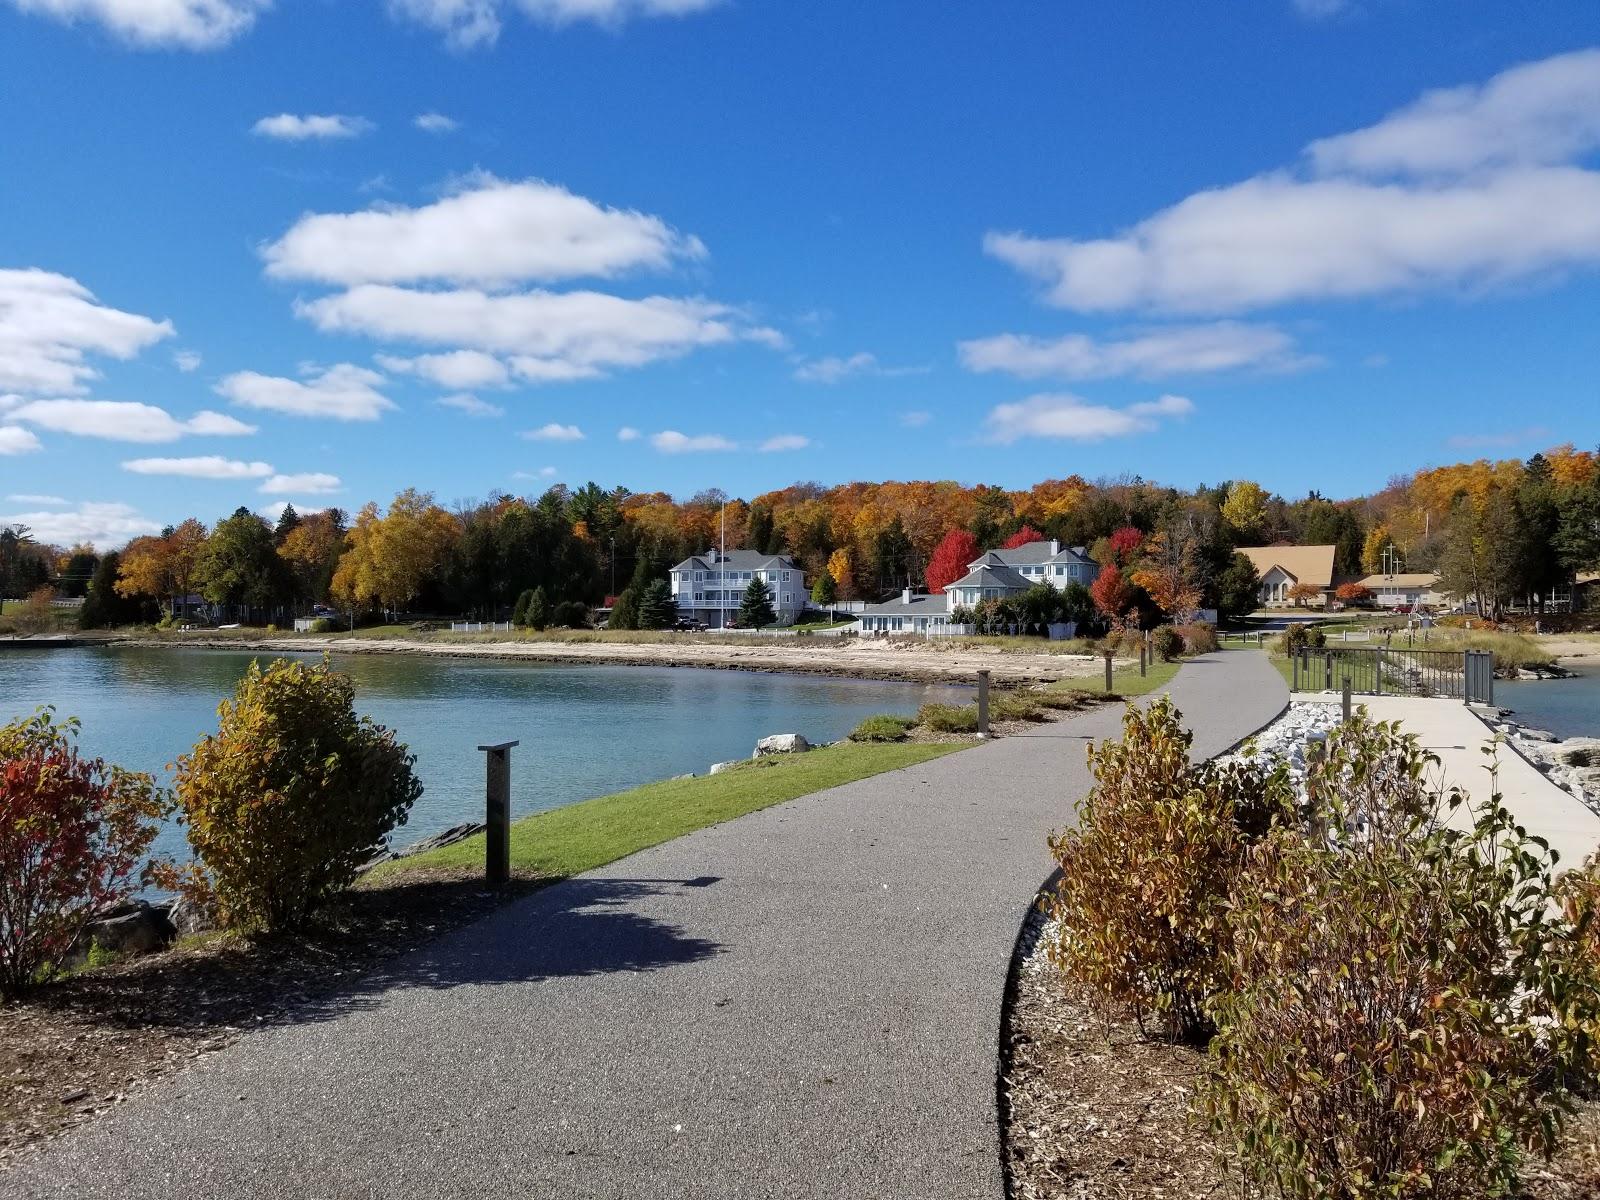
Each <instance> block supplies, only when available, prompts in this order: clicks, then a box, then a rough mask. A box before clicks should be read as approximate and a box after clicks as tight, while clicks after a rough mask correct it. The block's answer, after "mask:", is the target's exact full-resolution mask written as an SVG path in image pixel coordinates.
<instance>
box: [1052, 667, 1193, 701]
mask: <svg viewBox="0 0 1600 1200" xmlns="http://www.w3.org/2000/svg"><path fill="white" fill-rule="evenodd" d="M1181 666H1183V663H1182V662H1181V661H1179V662H1160V661H1159V660H1158V661H1156V662H1153V663H1151V664H1150V666H1149V668H1148V669H1147V670H1146V672H1145V673H1144V674H1143V675H1140V674H1139V664H1138V663H1134V664H1133V665H1132V666H1129V667H1119V668H1117V669H1116V670H1115V671H1113V672H1112V673H1111V691H1112V693H1113V694H1115V695H1118V696H1143V695H1145V694H1147V693H1149V692H1153V691H1155V690H1156V689H1157V688H1158V687H1162V686H1164V685H1165V684H1167V683H1170V682H1171V680H1172V677H1173V676H1174V675H1176V674H1177V673H1178V668H1179V667H1181ZM1047 690H1049V691H1062V692H1067V691H1071V692H1096V693H1099V694H1100V695H1102V696H1103V695H1105V694H1106V674H1105V668H1104V667H1102V668H1100V669H1099V670H1097V671H1096V672H1095V673H1094V674H1093V675H1085V676H1082V677H1080V678H1077V679H1063V680H1061V681H1060V682H1058V683H1052V684H1051V685H1050V687H1049V688H1048V689H1047Z"/></svg>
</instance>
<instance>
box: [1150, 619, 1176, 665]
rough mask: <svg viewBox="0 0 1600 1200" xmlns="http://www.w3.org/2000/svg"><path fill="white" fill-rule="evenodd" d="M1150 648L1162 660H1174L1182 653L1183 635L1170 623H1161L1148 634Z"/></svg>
mask: <svg viewBox="0 0 1600 1200" xmlns="http://www.w3.org/2000/svg"><path fill="white" fill-rule="evenodd" d="M1150 649H1151V650H1152V651H1153V652H1154V653H1155V654H1156V655H1157V656H1158V657H1159V658H1160V659H1161V661H1162V662H1176V661H1177V660H1178V659H1179V658H1181V657H1182V655H1183V635H1182V634H1181V633H1179V632H1178V631H1177V630H1176V629H1174V628H1173V627H1172V626H1171V625H1162V626H1159V627H1158V628H1157V629H1155V630H1154V631H1153V632H1152V633H1151V634H1150Z"/></svg>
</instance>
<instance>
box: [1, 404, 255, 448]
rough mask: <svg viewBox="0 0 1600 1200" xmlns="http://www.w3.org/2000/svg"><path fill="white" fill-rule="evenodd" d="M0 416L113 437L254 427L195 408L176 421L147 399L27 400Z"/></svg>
mask: <svg viewBox="0 0 1600 1200" xmlns="http://www.w3.org/2000/svg"><path fill="white" fill-rule="evenodd" d="M6 416H7V419H8V420H15V421H26V422H28V423H29V424H30V425H37V426H39V428H41V429H48V430H50V431H52V432H53V433H70V434H74V435H76V436H78V437H94V438H106V439H108V440H110V441H116V442H175V441H177V440H178V439H179V438H181V437H184V436H186V435H192V436H196V437H239V436H244V435H248V434H252V433H255V432H256V427H255V426H254V425H246V424H245V423H244V422H242V421H238V420H235V419H234V418H233V417H230V416H227V415H226V414H224V413H215V412H199V413H196V414H195V415H194V416H193V417H190V418H189V419H188V420H187V421H180V420H178V419H177V418H176V417H174V416H173V415H172V414H171V413H169V412H167V410H166V409H164V408H157V407H155V405H153V404H135V403H130V402H126V401H120V400H32V401H29V402H28V403H26V404H22V405H20V406H18V407H16V408H13V409H12V410H11V411H10V412H8V413H7V414H6Z"/></svg>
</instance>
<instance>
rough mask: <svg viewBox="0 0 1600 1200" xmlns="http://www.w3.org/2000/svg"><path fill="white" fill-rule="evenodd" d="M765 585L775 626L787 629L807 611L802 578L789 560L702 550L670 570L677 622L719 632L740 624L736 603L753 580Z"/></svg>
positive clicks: (779, 556) (778, 556)
mask: <svg viewBox="0 0 1600 1200" xmlns="http://www.w3.org/2000/svg"><path fill="white" fill-rule="evenodd" d="M755 579H761V580H765V581H766V585H767V590H768V591H769V592H770V593H771V594H772V611H773V612H774V613H776V614H777V617H778V624H779V625H792V624H794V619H795V618H796V617H797V616H799V615H800V613H801V611H802V610H803V609H804V608H805V606H806V590H805V579H804V573H803V572H802V571H801V570H800V568H799V567H798V566H796V565H795V562H794V559H792V558H789V557H788V556H787V555H783V554H762V553H760V552H759V551H756V550H728V551H725V552H721V551H717V550H707V551H706V552H705V553H704V554H700V555H696V556H695V557H694V558H686V559H684V560H683V561H682V562H681V563H679V564H678V565H677V566H675V567H673V568H672V598H673V599H674V600H675V601H677V604H678V616H679V617H681V618H683V619H684V620H688V621H700V622H702V623H703V624H704V625H706V626H707V627H708V628H711V629H723V628H726V627H727V626H729V625H732V624H734V623H735V622H737V621H738V619H739V602H740V601H741V600H743V599H744V590H745V588H747V587H749V586H750V583H751V581H752V580H755Z"/></svg>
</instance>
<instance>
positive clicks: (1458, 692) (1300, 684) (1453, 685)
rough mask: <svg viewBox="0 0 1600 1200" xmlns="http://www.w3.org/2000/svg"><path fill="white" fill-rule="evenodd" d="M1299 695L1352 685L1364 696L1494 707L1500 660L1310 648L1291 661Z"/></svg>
mask: <svg viewBox="0 0 1600 1200" xmlns="http://www.w3.org/2000/svg"><path fill="white" fill-rule="evenodd" d="M1291 661H1292V663H1293V671H1292V678H1291V680H1290V687H1291V689H1292V690H1294V691H1296V692H1337V691H1341V690H1343V688H1344V684H1345V680H1347V679H1348V680H1349V681H1350V690H1351V692H1352V693H1354V694H1355V695H1358V696H1441V697H1445V698H1447V699H1455V700H1461V701H1463V702H1465V703H1467V704H1493V703H1494V655H1492V654H1490V653H1489V652H1488V651H1486V650H1417V649H1412V648H1405V649H1397V648H1393V647H1387V646H1329V647H1326V648H1325V649H1321V650H1313V649H1310V648H1309V647H1307V648H1306V649H1303V650H1301V651H1299V652H1298V653H1296V654H1294V655H1292V656H1291Z"/></svg>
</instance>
